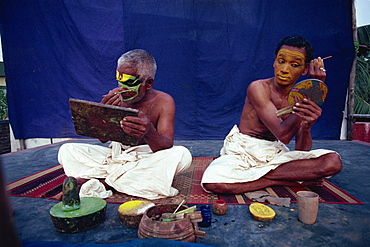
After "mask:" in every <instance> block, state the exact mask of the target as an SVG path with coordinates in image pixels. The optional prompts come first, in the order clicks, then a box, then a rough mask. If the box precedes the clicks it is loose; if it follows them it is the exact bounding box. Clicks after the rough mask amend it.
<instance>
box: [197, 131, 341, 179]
mask: <svg viewBox="0 0 370 247" xmlns="http://www.w3.org/2000/svg"><path fill="white" fill-rule="evenodd" d="M334 152H335V151H331V150H325V149H317V150H311V151H296V150H295V151H289V149H288V147H287V146H286V145H285V144H284V143H282V142H280V141H267V140H263V139H258V138H254V137H251V136H248V135H244V134H242V133H240V132H239V129H238V127H237V126H236V125H235V126H234V127H233V128H232V129H231V131H230V133H229V134H228V135H227V136H226V138H225V141H224V145H223V147H222V149H221V151H220V155H221V156H220V157H219V158H217V159H215V160H214V161H213V162H212V163H211V164H210V165H209V166H208V167H207V169H206V170H205V172H204V174H203V177H202V181H201V184H203V183H242V182H251V181H255V180H257V179H259V178H261V177H263V176H264V175H265V174H267V173H268V172H269V171H271V170H273V169H275V168H277V167H278V166H279V165H281V164H284V163H287V162H289V161H293V160H300V159H313V158H318V157H320V156H322V155H324V154H328V153H334Z"/></svg>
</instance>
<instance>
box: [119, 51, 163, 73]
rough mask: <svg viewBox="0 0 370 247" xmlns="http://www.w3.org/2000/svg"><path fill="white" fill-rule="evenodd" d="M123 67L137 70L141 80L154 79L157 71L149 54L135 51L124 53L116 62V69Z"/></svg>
mask: <svg viewBox="0 0 370 247" xmlns="http://www.w3.org/2000/svg"><path fill="white" fill-rule="evenodd" d="M121 66H125V67H128V68H132V69H135V70H137V72H138V74H139V75H140V77H141V78H143V79H145V80H146V79H148V78H149V77H152V78H153V79H154V76H155V73H156V71H157V63H156V61H155V59H154V57H153V56H152V55H150V54H149V52H147V51H144V50H141V49H135V50H131V51H128V52H126V53H124V54H123V55H122V56H121V57H120V58H119V59H118V62H117V67H121Z"/></svg>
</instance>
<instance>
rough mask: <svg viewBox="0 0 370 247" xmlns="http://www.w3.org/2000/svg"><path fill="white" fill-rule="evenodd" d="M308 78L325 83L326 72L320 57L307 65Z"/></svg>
mask: <svg viewBox="0 0 370 247" xmlns="http://www.w3.org/2000/svg"><path fill="white" fill-rule="evenodd" d="M308 78H311V79H319V80H321V81H325V78H326V70H325V67H324V60H322V58H321V57H318V58H315V59H313V60H312V61H311V62H310V64H309V72H308Z"/></svg>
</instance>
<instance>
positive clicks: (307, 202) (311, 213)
mask: <svg viewBox="0 0 370 247" xmlns="http://www.w3.org/2000/svg"><path fill="white" fill-rule="evenodd" d="M297 204H298V219H299V221H301V222H302V223H305V224H314V223H315V222H316V218H317V213H318V211H319V195H318V194H316V193H315V192H312V191H298V192H297Z"/></svg>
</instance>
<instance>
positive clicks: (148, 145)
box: [58, 50, 192, 199]
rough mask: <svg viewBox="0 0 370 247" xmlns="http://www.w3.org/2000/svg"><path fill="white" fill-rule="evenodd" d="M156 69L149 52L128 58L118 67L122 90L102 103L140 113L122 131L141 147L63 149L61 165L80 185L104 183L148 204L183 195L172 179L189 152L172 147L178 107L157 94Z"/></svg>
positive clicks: (182, 167)
mask: <svg viewBox="0 0 370 247" xmlns="http://www.w3.org/2000/svg"><path fill="white" fill-rule="evenodd" d="M156 67H157V66H156V62H155V60H154V58H153V57H152V56H151V55H150V54H149V53H148V52H146V51H144V50H132V51H129V52H127V53H125V54H123V55H122V56H121V57H120V58H119V59H118V64H117V71H116V79H117V82H118V87H116V88H114V89H112V90H111V91H109V93H108V94H106V95H104V96H103V99H102V101H101V103H103V104H108V105H116V106H122V107H127V108H133V109H137V110H139V113H138V116H137V117H134V116H127V117H125V118H124V119H122V120H121V122H120V126H121V128H122V131H124V132H125V133H127V134H129V135H131V136H134V137H137V138H139V145H138V146H134V147H124V146H123V145H122V144H121V143H118V142H112V143H111V144H110V148H107V147H104V146H98V145H89V144H83V143H67V144H64V145H62V146H61V148H60V150H59V154H58V160H59V162H60V164H62V165H63V168H64V171H65V173H66V175H67V176H73V177H76V178H78V180H79V181H86V180H89V179H94V178H96V179H100V180H102V179H103V180H104V182H105V183H106V184H107V185H109V186H111V187H113V188H114V189H115V190H117V191H119V192H122V193H126V194H128V195H132V196H138V197H143V198H147V199H157V198H163V197H168V196H174V195H176V194H177V193H178V191H177V190H176V189H175V188H173V187H171V185H172V180H173V177H174V176H175V174H177V173H179V172H182V171H183V170H185V169H187V168H188V167H189V166H190V164H191V158H192V157H191V154H190V152H189V150H188V149H186V148H185V147H182V146H173V142H174V119H175V111H176V108H175V102H174V100H173V98H172V97H171V96H170V95H169V94H167V93H164V92H161V91H158V90H155V89H153V85H154V76H155V73H156ZM101 141H102V142H106V141H109V140H101ZM93 181H94V182H95V180H93ZM89 182H90V181H89ZM86 184H87V183H86ZM84 186H85V184H84V185H82V187H81V191H83V189H86V188H84ZM85 187H87V186H85ZM92 187H93V186H92ZM87 194H88V192H87Z"/></svg>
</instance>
